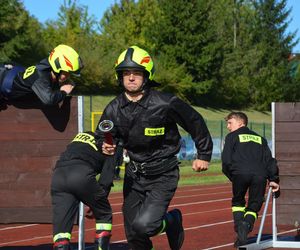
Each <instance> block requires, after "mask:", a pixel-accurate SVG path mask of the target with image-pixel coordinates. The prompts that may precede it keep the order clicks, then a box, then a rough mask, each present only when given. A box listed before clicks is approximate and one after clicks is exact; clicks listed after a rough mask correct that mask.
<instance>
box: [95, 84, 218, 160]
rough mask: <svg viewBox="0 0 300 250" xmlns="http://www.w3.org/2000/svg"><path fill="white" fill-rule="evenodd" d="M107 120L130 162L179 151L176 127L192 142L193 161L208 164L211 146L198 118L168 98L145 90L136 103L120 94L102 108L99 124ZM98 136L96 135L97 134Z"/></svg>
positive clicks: (174, 98) (176, 99) (180, 102)
mask: <svg viewBox="0 0 300 250" xmlns="http://www.w3.org/2000/svg"><path fill="white" fill-rule="evenodd" d="M103 120H111V121H112V122H113V123H114V128H113V130H112V134H113V137H114V138H115V139H116V140H119V139H121V140H122V141H123V144H124V148H126V149H127V151H128V155H129V157H130V159H131V160H133V161H136V162H152V161H157V160H160V159H166V158H169V157H171V156H174V155H175V154H177V153H178V152H179V150H180V134H179V131H178V128H177V124H179V125H180V126H181V127H182V128H183V129H185V130H186V131H187V132H188V133H189V134H190V135H191V136H192V138H193V140H194V141H195V145H196V148H197V158H198V159H202V160H206V161H210V159H211V155H212V148H213V143H212V139H211V136H210V133H209V131H208V129H207V126H206V124H205V122H204V120H203V118H202V116H201V115H200V114H199V113H198V112H197V111H195V110H194V109H193V108H192V107H191V106H189V105H188V104H186V103H185V102H183V101H182V100H180V99H179V98H177V97H176V96H174V95H172V94H165V93H161V92H159V91H156V90H152V89H148V90H147V91H146V92H145V94H144V96H143V97H142V99H141V100H139V101H138V102H131V101H129V100H128V99H127V98H126V96H125V94H124V93H123V94H121V95H119V96H118V97H116V98H115V99H114V100H112V101H111V103H110V104H108V106H107V107H106V108H105V110H104V113H103V115H102V116H101V120H100V121H103ZM98 132H99V131H98Z"/></svg>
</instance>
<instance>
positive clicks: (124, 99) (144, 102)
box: [121, 89, 151, 109]
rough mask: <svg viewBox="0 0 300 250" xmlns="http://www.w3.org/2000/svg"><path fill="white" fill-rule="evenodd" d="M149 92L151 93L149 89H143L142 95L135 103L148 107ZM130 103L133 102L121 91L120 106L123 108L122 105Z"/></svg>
mask: <svg viewBox="0 0 300 250" xmlns="http://www.w3.org/2000/svg"><path fill="white" fill-rule="evenodd" d="M150 93H151V89H149V90H145V93H144V95H143V97H142V98H141V99H140V100H139V101H137V102H136V103H137V104H138V105H140V106H141V107H143V108H145V109H146V108H147V107H148V103H149V100H150ZM131 103H133V102H132V101H130V100H128V99H127V97H126V95H125V93H124V92H123V93H122V97H121V108H124V107H126V106H128V105H129V104H131Z"/></svg>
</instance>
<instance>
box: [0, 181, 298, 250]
mask: <svg viewBox="0 0 300 250" xmlns="http://www.w3.org/2000/svg"><path fill="white" fill-rule="evenodd" d="M109 197H110V198H109V199H110V202H111V205H112V208H113V231H112V238H111V246H110V250H128V246H127V243H126V239H125V235H124V228H123V217H122V212H121V206H122V194H121V193H111V194H110V196H109ZM173 208H179V209H181V211H182V214H183V225H184V229H185V242H184V244H183V247H182V250H204V249H234V248H233V242H234V241H235V237H236V236H235V234H234V232H233V221H232V214H231V185H230V184H221V185H205V186H200V185H199V186H185V187H180V188H178V189H177V191H176V194H175V197H174V198H173V200H172V203H171V204H170V207H169V209H170V210H171V209H173ZM270 211H271V204H270V205H269V208H268V213H267V214H268V215H267V218H266V221H265V226H264V230H263V234H271V233H272V229H271V228H272V226H271V213H270ZM262 212H263V208H262V210H261V214H262ZM260 220H261V219H260V217H259V219H258V220H257V221H256V224H255V227H254V230H253V232H252V233H250V235H249V237H255V236H256V235H257V233H258V230H259V224H260ZM94 228H95V225H94V221H93V220H91V219H86V220H85V233H84V238H85V248H86V249H91V250H92V249H93V247H92V243H93V238H94ZM290 230H292V228H287V227H285V228H284V229H283V230H282V232H280V230H278V232H279V233H282V234H284V233H285V232H287V233H290ZM152 240H153V244H154V248H155V250H169V247H168V241H167V237H166V235H165V234H161V235H159V236H156V237H153V238H152ZM71 241H72V243H73V248H74V249H77V248H78V244H77V242H78V227H77V226H74V229H73V233H72V240H71ZM0 249H1V250H50V249H52V225H51V224H18V225H15V224H7V225H5V224H0ZM281 249H283V248H281Z"/></svg>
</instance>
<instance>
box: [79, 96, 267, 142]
mask: <svg viewBox="0 0 300 250" xmlns="http://www.w3.org/2000/svg"><path fill="white" fill-rule="evenodd" d="M114 97H115V96H85V97H84V120H85V122H84V129H85V130H89V129H91V130H93V129H94V128H95V126H96V125H97V123H98V121H99V119H100V116H101V115H99V114H95V115H94V116H93V118H94V124H92V122H91V120H92V118H91V117H92V112H101V111H103V110H104V108H105V106H106V105H107V104H108V103H109V102H110V101H111V100H112V99H113V98H114ZM194 108H195V109H196V110H197V111H198V112H199V113H200V114H201V115H202V116H203V118H204V119H205V120H206V123H207V126H208V129H209V131H210V133H211V134H212V136H213V137H223V136H224V135H226V134H227V129H226V123H225V122H224V117H225V116H226V115H227V114H228V113H229V112H231V111H232V110H227V109H213V108H206V109H205V108H202V107H195V106H194ZM243 112H245V113H246V114H247V116H248V118H249V127H250V128H251V129H253V130H255V131H256V132H257V133H259V134H261V135H263V136H265V137H266V138H268V139H269V138H271V122H272V115H271V112H259V111H255V110H243ZM179 130H180V134H181V135H183V136H184V135H186V132H185V131H184V130H183V129H181V128H180V127H179Z"/></svg>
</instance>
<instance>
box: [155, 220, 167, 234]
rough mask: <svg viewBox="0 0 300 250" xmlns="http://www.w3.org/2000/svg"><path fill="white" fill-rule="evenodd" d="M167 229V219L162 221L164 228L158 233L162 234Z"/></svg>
mask: <svg viewBox="0 0 300 250" xmlns="http://www.w3.org/2000/svg"><path fill="white" fill-rule="evenodd" d="M165 229H166V220H163V221H162V229H161V230H160V231H159V232H158V234H157V235H159V234H161V233H162V232H164V231H165Z"/></svg>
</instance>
